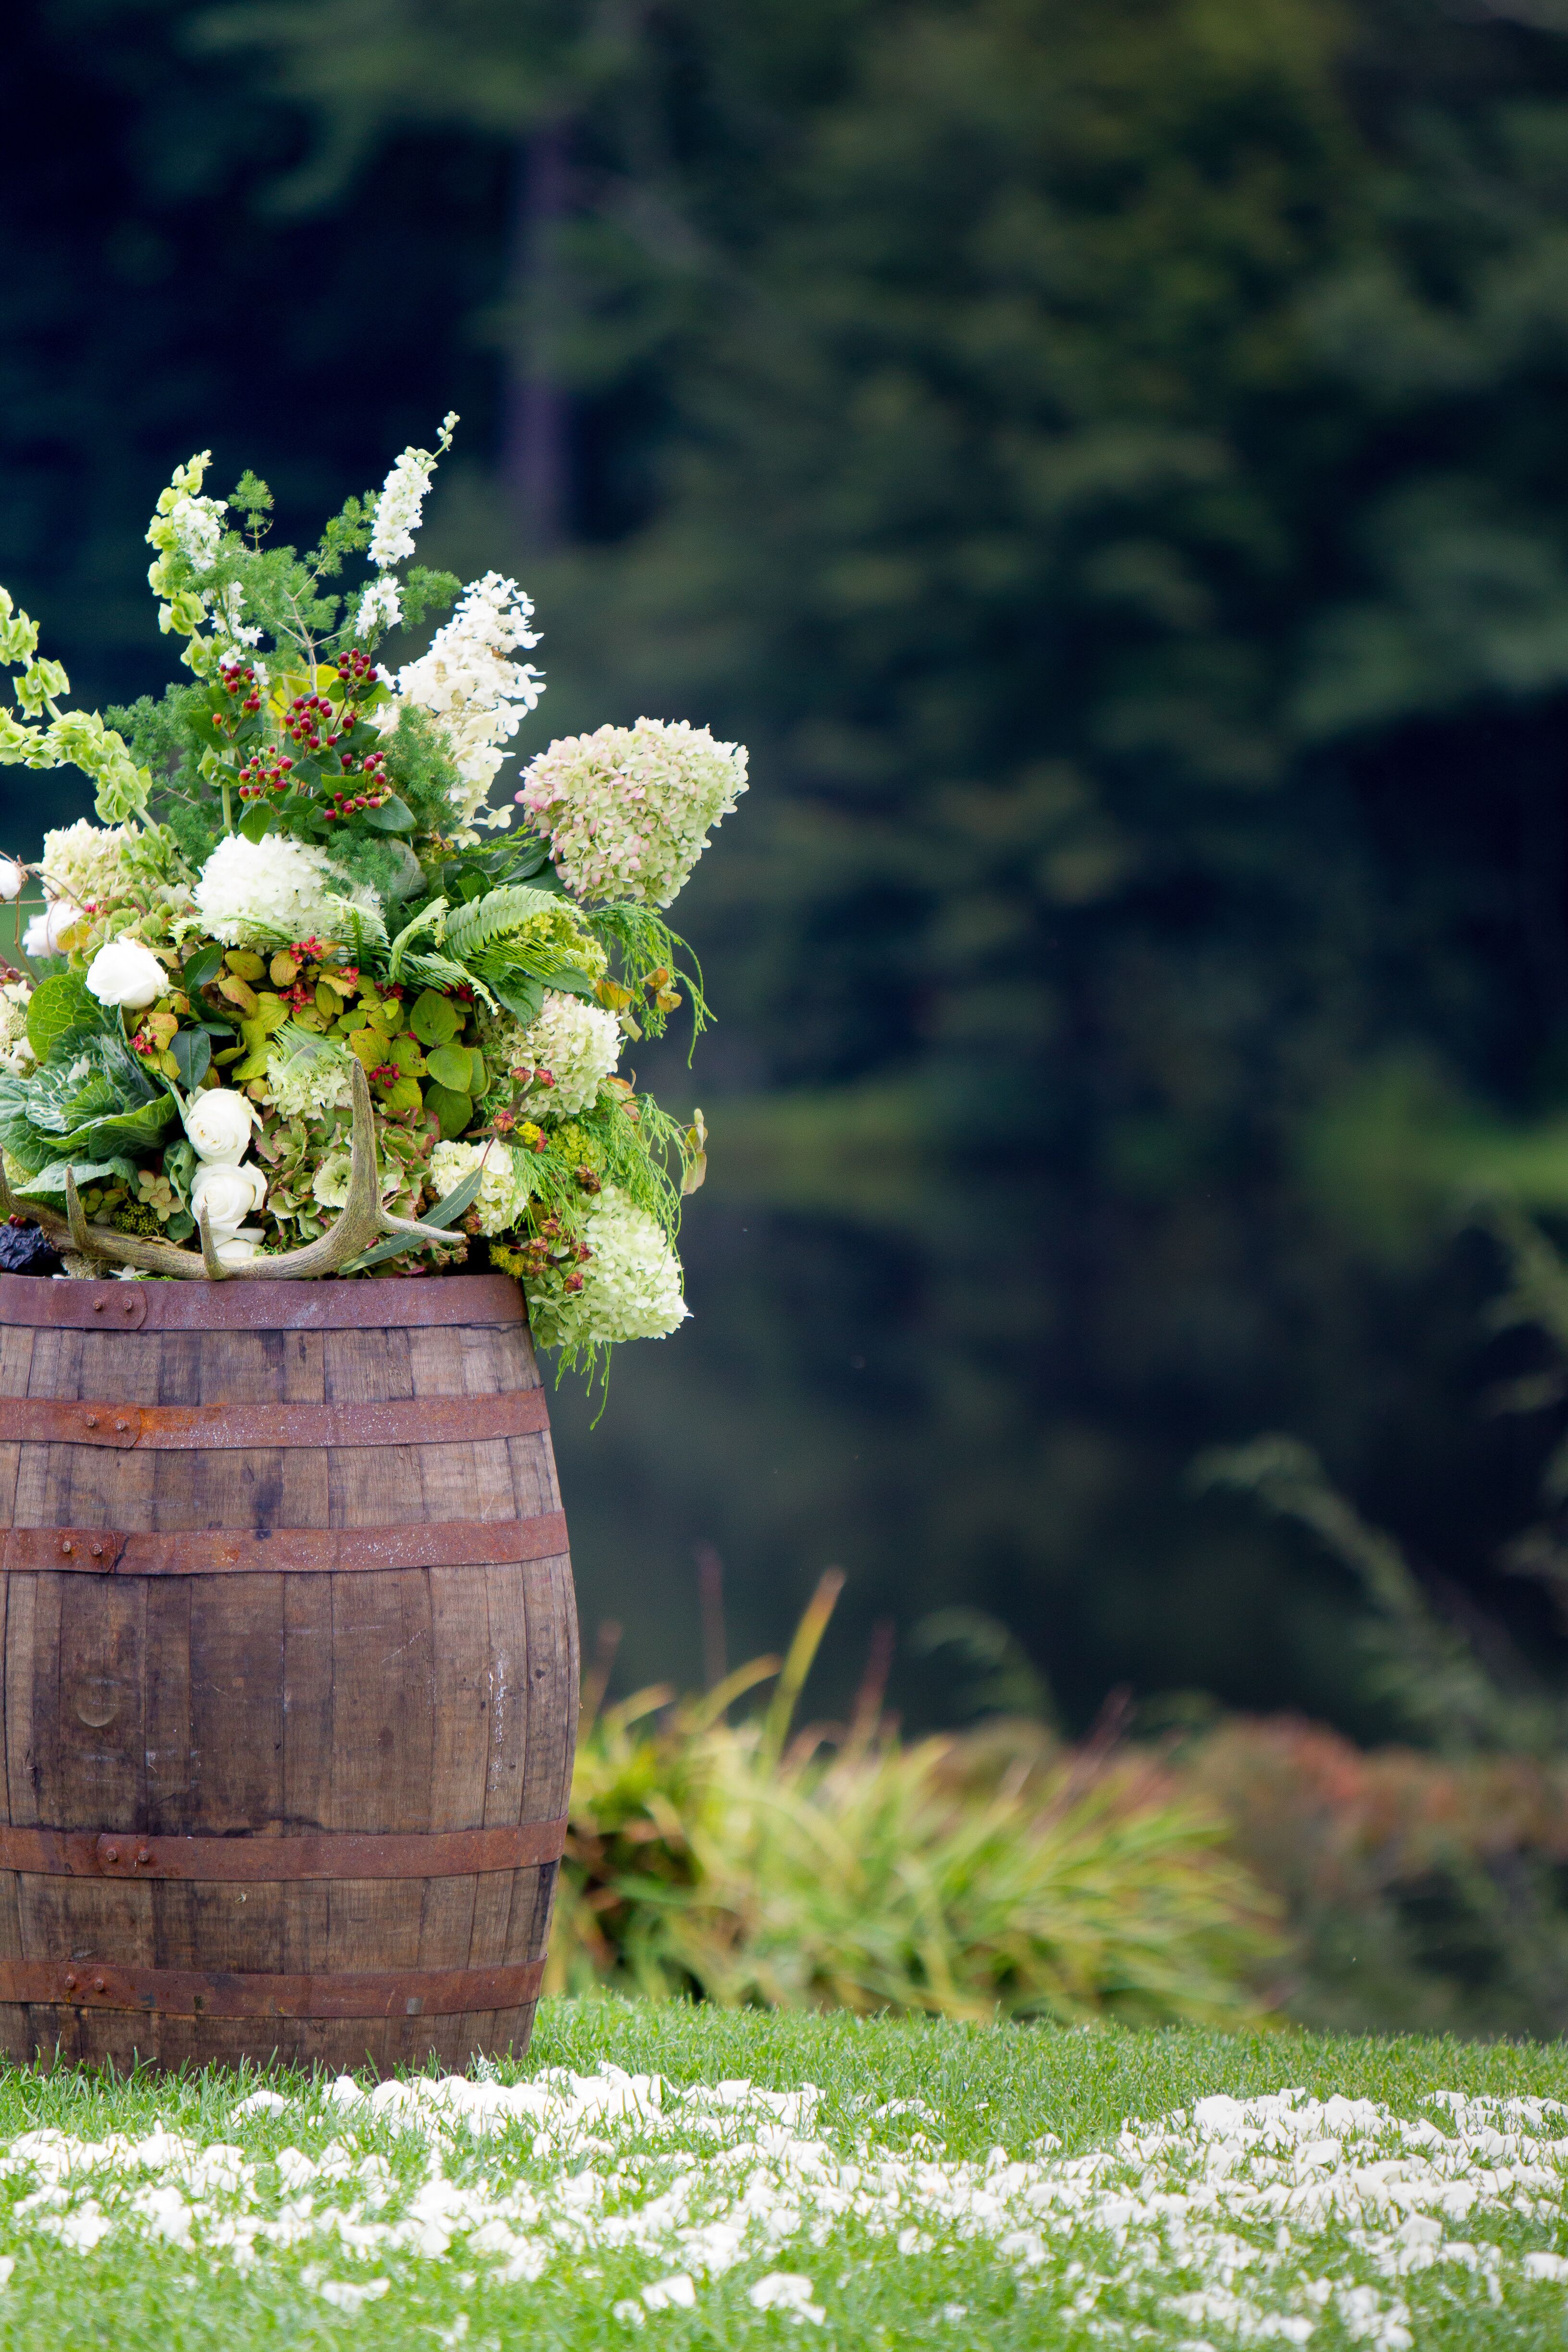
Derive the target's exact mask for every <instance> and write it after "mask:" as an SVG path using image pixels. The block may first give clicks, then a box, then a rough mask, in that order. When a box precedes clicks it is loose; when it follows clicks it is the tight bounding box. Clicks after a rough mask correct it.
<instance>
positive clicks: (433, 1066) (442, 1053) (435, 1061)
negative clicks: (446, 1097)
mask: <svg viewBox="0 0 1568 2352" xmlns="http://www.w3.org/2000/svg"><path fill="white" fill-rule="evenodd" d="M426 1061H427V1066H428V1068H429V1072H430V1076H432V1077H433V1078H434V1079H435V1081H436V1083H437V1086H439V1087H446V1089H447V1092H448V1094H455V1095H471V1094H472V1093H473V1091H474V1084H473V1063H474V1057H473V1055H472V1054H471V1053H470V1052H469V1050H468V1046H467V1045H433V1046H432V1047H431V1049H430V1052H429V1054H428V1055H427V1056H426Z"/></svg>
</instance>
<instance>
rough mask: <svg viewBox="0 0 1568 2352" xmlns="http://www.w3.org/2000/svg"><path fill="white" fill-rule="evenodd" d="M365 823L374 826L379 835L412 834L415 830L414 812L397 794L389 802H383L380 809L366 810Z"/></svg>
mask: <svg viewBox="0 0 1568 2352" xmlns="http://www.w3.org/2000/svg"><path fill="white" fill-rule="evenodd" d="M364 821H365V823H366V824H369V825H374V828H375V830H376V832H377V833H412V832H413V830H414V812H413V810H412V809H411V808H410V807H409V805H408V803H407V802H406V801H400V800H399V799H398V797H397V795H396V793H394V794H393V796H392V798H391V799H390V800H389V801H383V802H382V803H381V806H380V807H379V808H369V809H366V810H365V812H364Z"/></svg>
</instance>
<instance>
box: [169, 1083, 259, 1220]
mask: <svg viewBox="0 0 1568 2352" xmlns="http://www.w3.org/2000/svg"><path fill="white" fill-rule="evenodd" d="M255 1123H256V1113H255V1112H254V1111H253V1110H252V1108H251V1107H250V1105H249V1103H248V1102H247V1100H246V1098H245V1097H244V1096H243V1095H240V1094H236V1093H235V1091H234V1089H233V1087H211V1088H210V1089H209V1090H208V1092H207V1093H205V1095H195V1096H193V1097H192V1099H191V1107H190V1108H189V1109H188V1110H187V1111H186V1113H185V1133H186V1134H187V1135H188V1136H189V1137H190V1139H191V1147H192V1149H193V1150H194V1151H195V1155H196V1158H197V1159H198V1160H211V1161H213V1162H214V1163H215V1164H216V1165H219V1166H225V1167H229V1168H236V1167H237V1166H238V1165H239V1162H240V1161H241V1160H243V1159H244V1157H245V1155H246V1153H247V1151H248V1150H249V1149H250V1137H251V1130H252V1129H253V1127H254V1126H255ZM259 1205H260V1204H259V1203H258V1206H259Z"/></svg>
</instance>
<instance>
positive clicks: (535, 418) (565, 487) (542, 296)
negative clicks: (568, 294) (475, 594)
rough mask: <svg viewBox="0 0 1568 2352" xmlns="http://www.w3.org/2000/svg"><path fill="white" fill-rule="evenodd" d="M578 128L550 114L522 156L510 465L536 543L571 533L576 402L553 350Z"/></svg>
mask: <svg viewBox="0 0 1568 2352" xmlns="http://www.w3.org/2000/svg"><path fill="white" fill-rule="evenodd" d="M570 146H571V132H570V130H569V127H568V126H567V124H566V123H564V122H547V123H544V124H542V125H541V127H540V128H539V129H538V130H537V131H534V133H533V134H532V136H531V138H530V139H528V140H527V141H525V142H524V143H523V146H522V148H521V153H520V158H519V171H518V190H517V214H516V227H515V257H516V258H515V264H514V282H515V285H516V289H517V298H518V310H519V331H518V340H517V342H516V344H515V345H514V347H513V352H512V362H511V368H510V377H509V381H508V384H507V408H506V434H505V442H504V446H503V469H504V472H505V477H506V483H507V488H508V491H509V493H510V501H511V508H512V512H513V514H514V515H515V516H516V518H517V523H518V528H519V530H520V531H521V535H522V539H523V542H524V544H525V545H526V546H527V547H528V548H529V549H530V550H531V551H536V550H539V549H542V548H549V547H554V546H557V545H558V544H559V543H560V541H562V540H563V538H564V537H565V536H566V533H567V528H568V522H569V510H570V504H571V478H570V475H571V453H570V447H569V435H570V428H571V410H570V403H569V400H568V396H567V394H566V390H565V387H564V385H563V384H562V383H561V382H560V380H559V376H558V374H557V373H556V370H555V368H554V365H553V362H552V358H551V354H550V342H551V338H552V332H553V331H555V330H556V328H557V327H558V325H559V309H560V265H559V261H558V258H557V253H556V237H557V232H558V230H559V226H560V224H561V222H562V221H563V218H564V217H565V213H566V183H567V166H568V156H569V151H570Z"/></svg>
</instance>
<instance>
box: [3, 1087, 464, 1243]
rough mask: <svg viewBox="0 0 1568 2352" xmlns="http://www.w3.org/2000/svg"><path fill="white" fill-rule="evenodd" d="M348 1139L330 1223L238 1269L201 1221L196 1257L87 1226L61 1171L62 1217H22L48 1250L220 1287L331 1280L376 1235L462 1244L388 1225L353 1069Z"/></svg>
mask: <svg viewBox="0 0 1568 2352" xmlns="http://www.w3.org/2000/svg"><path fill="white" fill-rule="evenodd" d="M352 1084H353V1136H352V1139H351V1141H350V1147H349V1193H348V1199H347V1200H346V1201H345V1202H343V1205H342V1210H341V1211H340V1213H339V1215H338V1217H337V1220H336V1223H333V1224H332V1225H331V1227H329V1229H328V1231H327V1232H326V1233H324V1234H321V1237H320V1239H319V1240H316V1241H313V1242H307V1243H306V1244H304V1246H303V1248H301V1249H296V1250H284V1251H283V1252H281V1253H280V1254H279V1255H278V1256H276V1257H256V1258H247V1260H246V1263H245V1265H244V1266H243V1268H236V1267H234V1266H227V1265H224V1264H223V1262H222V1260H221V1259H220V1258H219V1256H218V1254H217V1250H216V1246H215V1244H214V1242H213V1237H212V1233H211V1229H210V1228H209V1226H208V1223H207V1220H206V1218H205V1215H202V1216H200V1217H198V1219H197V1226H198V1229H199V1231H200V1234H201V1244H202V1245H201V1248H200V1250H199V1251H196V1250H188V1249H177V1248H176V1247H175V1246H174V1243H173V1242H154V1241H144V1240H142V1238H141V1237H140V1236H139V1235H138V1234H121V1233H117V1232H116V1231H115V1230H114V1228H113V1227H112V1226H111V1225H89V1223H88V1222H87V1218H86V1216H85V1215H84V1213H83V1212H82V1205H81V1202H80V1199H79V1196H78V1193H77V1189H76V1181H75V1179H74V1177H73V1176H72V1175H71V1173H70V1171H69V1170H67V1171H66V1214H65V1216H64V1217H63V1218H61V1217H59V1216H58V1215H57V1214H56V1213H55V1212H54V1210H52V1209H44V1208H40V1207H38V1206H37V1203H36V1202H32V1201H27V1202H23V1203H22V1208H23V1210H24V1211H25V1213H26V1214H27V1215H28V1216H30V1217H35V1218H37V1222H38V1223H39V1224H40V1225H41V1226H42V1227H43V1229H44V1231H45V1233H46V1234H47V1235H48V1237H49V1239H50V1240H51V1241H52V1242H58V1243H64V1244H66V1245H67V1246H68V1248H70V1249H74V1250H77V1251H79V1253H80V1254H81V1255H82V1256H84V1257H102V1258H108V1259H110V1261H111V1262H112V1263H113V1264H115V1265H133V1266H136V1267H137V1268H139V1269H140V1270H141V1271H142V1272H143V1273H146V1274H168V1275H174V1276H177V1277H178V1278H179V1279H180V1280H181V1281H184V1282H225V1281H226V1280H227V1279H228V1278H229V1276H231V1275H233V1274H235V1273H236V1272H240V1273H242V1274H243V1276H244V1279H245V1280H246V1281H247V1282H300V1281H303V1280H307V1279H309V1277H310V1276H312V1275H321V1274H335V1273H336V1272H337V1270H338V1268H339V1266H341V1265H347V1264H348V1263H349V1260H350V1259H351V1258H356V1257H358V1256H359V1255H360V1253H361V1252H362V1251H363V1250H366V1249H368V1248H369V1247H370V1245H371V1244H372V1243H373V1242H374V1240H375V1239H376V1237H377V1236H378V1234H411V1235H413V1236H414V1237H416V1239H418V1240H420V1241H425V1242H439V1243H444V1244H445V1245H446V1246H447V1248H448V1249H450V1248H452V1247H453V1246H454V1244H456V1243H458V1241H459V1240H460V1239H461V1235H460V1234H448V1233H444V1232H443V1231H442V1229H441V1227H440V1226H439V1225H423V1224H421V1223H419V1222H418V1220H417V1219H416V1218H414V1217H395V1216H394V1215H393V1213H392V1212H391V1210H390V1209H387V1208H384V1207H383V1205H382V1200H381V1187H380V1185H379V1183H378V1181H377V1177H376V1160H375V1123H374V1118H372V1115H371V1106H370V1081H369V1079H368V1078H367V1077H366V1076H365V1074H364V1065H363V1062H361V1061H359V1060H358V1059H357V1057H356V1059H355V1060H354V1062H353V1078H352ZM15 1206H16V1204H15V1203H14V1202H13V1201H12V1198H11V1192H10V1188H9V1186H8V1185H7V1184H6V1181H5V1170H4V1166H3V1164H0V1216H10V1215H11V1214H12V1213H13V1211H14V1209H15Z"/></svg>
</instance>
